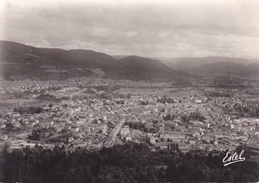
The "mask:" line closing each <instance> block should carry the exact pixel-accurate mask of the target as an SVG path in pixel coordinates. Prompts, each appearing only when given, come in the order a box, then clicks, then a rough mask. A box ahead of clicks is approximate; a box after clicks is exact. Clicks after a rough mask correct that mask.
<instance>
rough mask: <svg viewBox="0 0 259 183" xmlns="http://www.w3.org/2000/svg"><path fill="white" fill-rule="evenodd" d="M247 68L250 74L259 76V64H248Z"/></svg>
mask: <svg viewBox="0 0 259 183" xmlns="http://www.w3.org/2000/svg"><path fill="white" fill-rule="evenodd" d="M247 67H248V69H250V70H251V72H252V73H255V74H259V63H252V64H249V65H248V66H247Z"/></svg>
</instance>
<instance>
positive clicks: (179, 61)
mask: <svg viewBox="0 0 259 183" xmlns="http://www.w3.org/2000/svg"><path fill="white" fill-rule="evenodd" d="M158 60H159V61H160V62H161V63H163V64H165V65H167V66H169V67H170V68H172V69H175V70H177V71H185V72H189V71H191V70H192V69H194V68H196V67H199V66H202V65H204V64H212V63H221V62H233V63H236V64H243V65H248V64H251V63H259V61H258V60H255V59H244V58H232V57H217V56H210V57H181V58H172V59H170V58H161V59H159V58H158Z"/></svg>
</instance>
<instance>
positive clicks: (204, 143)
mask: <svg viewBox="0 0 259 183" xmlns="http://www.w3.org/2000/svg"><path fill="white" fill-rule="evenodd" d="M191 82H192V86H188V87H184V88H182V87H179V86H175V85H174V84H172V82H164V83H161V82H160V83H156V82H144V81H130V80H116V81H115V80H111V79H104V78H77V79H69V80H65V81H59V82H57V81H28V80H25V81H1V84H0V86H1V88H0V92H1V98H2V99H1V102H0V108H1V113H0V114H1V118H0V128H1V131H2V134H3V135H2V136H1V142H0V143H1V144H0V146H1V150H3V149H4V148H7V149H8V151H10V152H11V151H12V150H13V149H19V148H25V147H32V148H33V147H35V146H42V147H43V148H47V149H52V148H54V146H65V148H66V150H67V151H73V150H74V149H76V148H77V147H83V148H86V149H88V150H98V149H101V148H102V147H111V146H113V145H116V144H124V143H125V142H128V141H130V142H134V143H146V144H147V145H148V146H149V147H150V150H151V151H152V152H155V151H159V150H161V149H168V148H171V149H172V146H174V150H177V151H181V152H189V151H195V150H203V151H206V152H209V151H213V150H217V151H225V150H230V151H231V150H234V149H235V148H236V147H238V146H239V145H242V144H247V145H250V146H254V145H255V146H256V144H257V143H258V137H259V130H258V129H259V126H258V124H259V123H258V122H259V119H258V117H259V116H258V113H256V114H250V113H251V112H249V111H247V110H248V108H249V106H250V108H252V107H253V106H251V105H252V104H251V101H253V100H254V101H255V100H256V99H257V97H258V96H257V95H254V94H253V93H252V92H251V91H252V90H253V91H254V90H257V89H258V82H256V81H252V84H253V88H252V90H251V89H249V88H248V89H242V90H239V89H236V88H227V89H226V88H217V87H213V86H210V84H209V83H208V81H207V80H205V79H204V80H203V82H201V81H200V80H199V82H197V81H196V80H192V81H191ZM249 83H250V85H251V82H250V81H249ZM257 107H258V106H257ZM243 108H246V109H247V110H243ZM251 110H252V109H251ZM242 111H243V112H242ZM256 115H257V116H256Z"/></svg>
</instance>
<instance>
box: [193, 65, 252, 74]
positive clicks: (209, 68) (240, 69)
mask: <svg viewBox="0 0 259 183" xmlns="http://www.w3.org/2000/svg"><path fill="white" fill-rule="evenodd" d="M251 67H252V65H250V66H249V65H248V66H247V65H244V64H237V63H233V62H219V63H209V64H204V65H201V66H199V67H196V68H194V69H192V70H191V72H192V73H194V74H217V75H222V74H230V75H252V74H256V72H255V71H253V70H252V68H251Z"/></svg>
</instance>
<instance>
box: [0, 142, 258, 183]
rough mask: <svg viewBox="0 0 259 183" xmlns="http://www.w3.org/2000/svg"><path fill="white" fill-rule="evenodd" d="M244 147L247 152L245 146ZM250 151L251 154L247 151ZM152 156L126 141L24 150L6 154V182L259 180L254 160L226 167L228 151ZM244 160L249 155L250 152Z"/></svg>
mask: <svg viewBox="0 0 259 183" xmlns="http://www.w3.org/2000/svg"><path fill="white" fill-rule="evenodd" d="M240 149H243V147H242V148H240ZM245 153H249V151H248V150H247V149H245ZM201 154H202V153H200V152H188V153H185V154H184V153H181V152H172V151H170V150H168V149H164V150H161V151H157V152H151V151H150V148H149V147H148V146H147V145H146V144H134V143H126V144H124V145H116V146H113V147H111V148H105V147H103V148H102V149H101V150H99V151H88V150H87V149H85V148H77V149H74V151H71V152H69V151H68V150H67V149H66V147H65V146H61V147H59V146H55V148H54V149H52V150H50V149H43V148H42V147H41V146H37V145H36V146H35V148H29V147H26V148H23V149H19V150H18V149H17V150H13V151H12V152H9V151H8V150H7V149H5V150H4V151H3V152H2V153H0V157H1V161H0V170H2V172H0V174H1V175H2V176H1V177H0V181H3V182H17V181H18V182H39V183H40V182H64V183H66V182H112V183H113V182H190V181H192V182H196V181H199V182H201V181H202V182H208V181H209V182H215V181H216V182H221V181H223V182H228V181H231V182H247V181H258V174H257V172H258V168H259V167H258V166H257V164H256V163H254V162H251V161H244V162H242V163H235V164H232V165H230V166H227V167H224V166H223V163H222V159H223V157H224V156H225V154H226V152H216V151H214V152H210V153H208V155H201ZM243 156H245V157H248V156H247V154H244V155H243Z"/></svg>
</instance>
